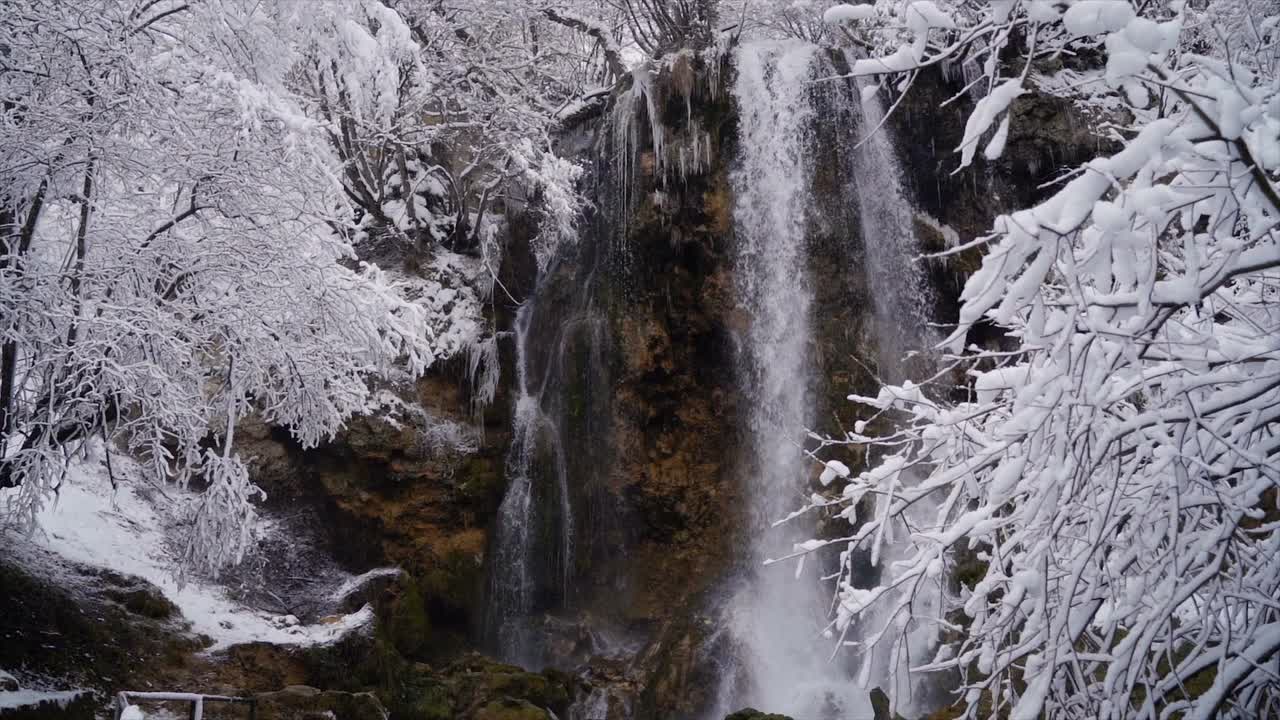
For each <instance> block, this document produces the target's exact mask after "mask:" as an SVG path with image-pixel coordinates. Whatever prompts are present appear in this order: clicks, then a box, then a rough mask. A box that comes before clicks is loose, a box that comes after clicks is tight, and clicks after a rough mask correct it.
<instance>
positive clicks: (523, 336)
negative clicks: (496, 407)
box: [486, 299, 574, 667]
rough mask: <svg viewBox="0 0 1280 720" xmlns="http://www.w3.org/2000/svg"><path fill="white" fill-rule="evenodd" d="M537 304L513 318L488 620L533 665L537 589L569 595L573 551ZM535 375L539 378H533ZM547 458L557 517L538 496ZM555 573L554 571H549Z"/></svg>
mask: <svg viewBox="0 0 1280 720" xmlns="http://www.w3.org/2000/svg"><path fill="white" fill-rule="evenodd" d="M535 309H536V305H535V301H534V300H533V299H531V300H528V301H526V302H525V303H524V304H523V305H521V306H520V309H519V310H518V311H517V312H516V319H515V324H514V335H515V341H516V342H515V344H516V399H515V407H514V411H513V418H512V440H511V449H510V451H509V452H508V454H507V461H506V476H507V492H506V494H505V495H504V496H503V498H502V503H501V505H499V507H498V519H497V525H496V528H495V533H494V542H493V548H492V551H491V557H492V559H491V570H490V577H489V586H490V597H489V603H488V617H487V618H486V631H487V632H488V634H489V644H490V645H491V647H493V648H494V650H495V651H496V652H497V653H498V656H499V657H500V658H501V659H502V660H504V661H507V662H513V663H518V664H521V665H525V666H530V667H532V666H537V665H539V664H541V663H542V657H541V652H540V646H541V642H540V633H539V632H538V629H537V628H536V627H535V625H534V623H533V619H534V618H533V615H534V613H535V611H536V610H537V609H538V594H539V592H540V591H541V590H542V588H543V587H544V586H546V585H548V584H550V585H552V586H553V587H552V591H553V593H554V594H555V595H557V596H558V598H559V599H561V600H563V598H564V597H566V596H567V595H568V585H569V582H570V576H571V572H572V567H573V549H574V548H573V533H574V528H573V523H574V519H573V507H572V503H571V501H570V497H569V485H568V483H569V478H568V474H569V473H568V468H567V467H566V462H565V456H564V448H563V444H562V441H561V437H560V432H559V428H558V427H557V424H556V422H555V419H554V418H553V417H552V416H551V415H549V414H547V413H546V412H544V411H543V407H542V405H543V395H544V393H545V390H546V388H547V385H548V380H549V377H550V372H549V369H550V368H549V366H548V368H546V372H544V373H543V374H542V375H541V376H540V377H537V378H531V377H530V375H531V374H532V373H531V370H532V365H533V354H532V353H531V352H530V348H529V343H530V337H531V335H532V331H531V326H532V324H533V318H534V312H535ZM535 379H536V380H537V383H536V384H533V383H532V381H533V380H535ZM548 456H549V457H548ZM543 458H546V459H547V460H549V463H550V465H551V467H550V468H546V469H549V470H550V473H549V474H550V475H551V476H552V477H551V479H552V480H553V484H554V487H553V488H550V490H551V492H552V493H553V494H554V497H553V498H551V500H552V502H553V503H555V504H556V505H557V506H558V507H557V510H558V517H557V518H553V519H549V518H547V517H545V512H540V509H541V508H540V506H541V505H542V504H543V503H540V502H539V497H538V496H539V488H538V487H537V486H538V481H539V478H540V477H543V476H545V475H546V474H548V473H546V472H543V470H544V468H541V467H539V465H540V464H542V463H541V461H542V459H543ZM549 520H555V521H557V522H549ZM540 524H542V525H543V526H547V525H553V526H554V536H555V537H554V538H552V539H551V541H550V542H547V539H544V538H541V537H539V534H540V533H539V530H540V527H539V525H540ZM544 529H545V528H544ZM548 544H551V545H553V546H554V547H552V548H550V550H551V551H552V552H551V553H550V557H549V558H547V557H541V558H540V557H539V555H540V553H541V552H545V550H546V549H547V548H546V545H548ZM548 560H549V562H548ZM548 568H549V572H548ZM548 574H550V575H553V576H554V577H551V578H548V577H545V576H546V575H548Z"/></svg>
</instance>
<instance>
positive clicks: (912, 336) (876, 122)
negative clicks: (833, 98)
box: [852, 92, 942, 715]
mask: <svg viewBox="0 0 1280 720" xmlns="http://www.w3.org/2000/svg"><path fill="white" fill-rule="evenodd" d="M861 108H862V118H861V122H860V126H861V129H860V130H861V133H862V134H866V133H872V130H873V129H874V128H879V127H880V125H881V121H882V119H883V116H884V106H883V104H882V101H881V99H880V95H879V93H878V92H876V93H871V92H868V93H864V94H863V95H862V102H861ZM891 140H892V136H891V135H890V134H889V132H888V130H887V129H885V128H881V129H879V130H876V131H875V132H874V133H872V134H871V135H870V136H868V137H866V138H865V139H864V140H863V141H862V144H861V146H860V147H859V148H858V149H857V151H855V152H854V153H853V157H852V163H853V173H854V177H855V179H856V181H857V182H859V183H860V184H861V186H860V187H859V190H858V192H857V193H856V195H857V206H858V224H859V229H860V232H861V236H862V245H863V248H864V252H865V262H866V265H865V269H866V277H867V285H868V287H869V288H870V290H871V298H872V312H873V316H874V317H873V319H874V323H873V325H872V327H873V329H874V332H875V343H874V344H875V347H876V361H877V365H878V372H879V375H880V380H881V381H883V382H885V383H894V384H897V383H902V382H904V381H905V380H907V378H908V377H909V375H910V374H911V373H910V372H909V371H908V367H907V366H908V363H907V360H906V358H907V357H908V355H910V354H913V353H923V352H927V351H928V350H929V349H930V347H931V346H932V345H934V344H935V343H936V342H937V338H936V336H935V334H934V333H933V331H932V329H931V328H930V327H929V325H928V317H929V306H930V304H931V303H932V297H931V293H930V289H929V284H928V282H927V280H926V278H925V276H924V273H923V272H922V269H921V267H920V262H919V260H918V258H917V255H918V250H917V247H916V238H915V232H914V227H913V226H914V217H915V213H914V210H913V209H912V207H911V205H910V203H909V202H908V201H907V199H906V196H905V193H904V192H903V187H904V182H903V173H902V169H901V167H900V166H899V164H898V160H897V157H896V154H895V153H894V149H893V145H892V142H891ZM870 183H874V191H872V190H871V189H870V188H869V187H866V186H867V185H869V184H870ZM922 368H924V369H929V370H932V368H933V364H932V363H931V362H929V360H928V358H927V357H926V358H924V359H923V365H922V366H917V368H916V369H922ZM936 509H937V507H936V504H935V503H930V502H929V501H928V498H925V499H924V500H922V501H920V502H918V503H917V504H916V505H915V506H914V507H913V508H912V509H911V511H910V512H909V513H908V516H909V518H910V520H911V523H912V525H913V526H914V528H915V529H916V530H921V529H927V528H930V527H931V526H932V525H933V523H934V520H935V518H934V513H935V512H936ZM897 532H900V533H906V532H907V530H906V529H905V528H897ZM886 550H887V551H886V552H882V553H881V554H880V557H879V565H880V567H882V568H883V567H887V566H891V565H892V564H893V563H895V562H898V561H901V560H905V559H906V558H905V556H904V550H903V549H902V548H900V547H897V546H893V545H890V546H889V547H888V548H887V549H886ZM912 592H914V593H915V597H914V598H913V600H912V612H911V617H910V618H902V617H895V618H893V620H892V621H893V622H894V624H895V625H897V629H898V631H899V632H900V633H902V634H904V635H905V642H904V643H903V644H902V646H900V648H899V649H898V652H896V657H895V651H894V650H892V649H891V648H890V647H886V646H881V647H879V648H877V649H876V651H875V652H872V653H869V654H867V655H864V656H863V661H862V666H861V669H860V671H859V672H858V679H859V683H860V684H863V685H876V686H880V687H882V688H884V689H885V690H886V691H887V692H888V694H889V695H890V697H891V698H892V700H893V703H894V706H895V710H896V711H897V712H900V713H906V714H909V715H910V714H915V713H916V712H918V711H920V710H922V709H925V708H927V707H929V705H930V703H931V702H932V700H931V698H930V695H931V694H932V693H931V690H932V688H931V687H930V686H929V685H928V684H927V683H926V682H925V681H924V679H918V680H913V679H912V677H911V675H910V674H909V673H908V672H907V670H908V667H909V666H910V665H911V664H919V663H921V662H923V661H925V660H927V659H928V658H929V657H931V656H932V651H933V649H935V648H936V645H937V631H938V628H939V627H940V625H939V624H937V623H934V622H932V621H931V618H936V617H938V615H939V612H940V607H941V596H942V588H941V587H940V586H939V587H917V588H915V589H914V590H913V591H912ZM888 621H889V618H887V617H886V616H885V614H884V613H873V614H872V615H871V616H870V617H868V618H865V619H864V620H863V621H862V627H863V628H868V630H864V631H863V632H862V633H855V635H863V634H865V633H867V632H876V631H877V630H878V629H879V628H880V627H882V626H883V625H884V624H885V623H886V622H888ZM854 639H855V640H857V639H859V638H857V637H855V638H854ZM908 658H909V659H908ZM895 664H896V666H897V671H898V672H897V675H896V681H893V682H891V681H890V680H889V672H888V671H889V668H890V667H891V665H895Z"/></svg>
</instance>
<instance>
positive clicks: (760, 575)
mask: <svg viewBox="0 0 1280 720" xmlns="http://www.w3.org/2000/svg"><path fill="white" fill-rule="evenodd" d="M818 57H819V53H818V50H817V48H816V47H814V46H812V45H809V44H805V43H799V42H796V43H762V44H756V43H753V44H748V45H744V46H743V47H742V48H741V49H740V50H739V52H738V57H737V80H736V83H735V85H734V87H733V93H734V97H735V100H736V102H737V106H738V108H739V142H738V148H739V150H738V162H737V166H736V167H735V169H734V170H733V173H732V176H731V182H732V184H733V190H734V194H735V204H734V215H733V219H734V228H735V235H736V238H737V241H736V247H737V257H736V258H735V267H734V275H735V278H736V279H737V291H738V295H739V298H740V301H741V303H742V307H743V308H744V309H745V310H746V312H747V314H748V327H747V329H746V331H745V333H744V334H743V337H742V338H741V346H742V347H741V350H742V373H741V380H740V382H741V385H742V391H743V394H744V397H745V399H746V402H745V405H746V407H747V408H748V415H749V417H748V418H747V422H748V427H747V430H748V442H747V444H748V447H750V448H752V450H751V457H749V458H748V463H747V467H748V471H749V472H750V473H751V477H750V478H749V480H748V481H747V482H746V483H745V487H746V490H747V493H748V496H747V502H748V504H749V511H750V516H751V520H750V522H751V527H750V529H749V535H748V536H749V537H750V538H751V542H752V547H751V548H750V549H749V553H750V561H751V564H752V565H753V566H754V567H752V568H751V569H750V570H748V572H747V574H746V577H744V578H742V579H741V580H740V583H739V585H738V587H737V588H736V592H735V593H734V596H733V599H732V601H731V605H732V607H731V609H730V619H729V624H730V627H729V628H728V630H729V632H730V634H731V636H732V638H733V644H734V646H735V658H734V660H735V663H736V665H737V668H736V672H731V673H727V675H726V678H725V679H724V681H723V682H724V684H723V686H722V687H721V688H720V691H719V699H718V703H717V704H718V705H719V707H717V708H715V710H714V713H716V714H715V715H713V717H723V715H724V714H725V712H728V711H732V710H737V709H739V708H741V707H744V706H748V705H750V706H754V707H758V708H760V709H764V710H767V711H769V712H778V713H783V714H787V715H791V716H793V717H796V718H798V719H799V720H821V719H822V718H847V717H853V716H857V715H860V714H869V704H868V701H867V699H866V692H865V691H864V690H862V689H860V688H858V687H857V686H856V685H855V684H854V683H853V682H852V680H851V678H850V677H849V675H848V674H847V673H846V672H845V670H844V667H843V666H842V665H841V664H840V663H838V662H833V661H830V660H829V653H830V641H828V640H825V639H824V637H823V634H824V633H823V631H824V627H825V625H826V611H827V608H828V605H829V600H830V598H829V596H828V595H827V592H828V591H827V590H825V589H824V587H823V585H822V584H821V583H820V582H819V580H818V578H817V576H816V570H814V569H813V568H812V565H814V564H815V563H810V566H811V567H810V569H809V572H804V566H803V565H801V566H800V567H799V568H797V571H796V572H795V573H792V572H789V571H788V570H789V569H790V565H787V566H772V567H760V566H761V565H762V564H763V563H764V561H765V560H766V559H768V558H776V557H781V556H783V555H787V554H789V553H791V552H792V551H793V550H794V545H795V543H797V542H800V541H802V540H804V539H807V538H810V537H812V536H813V530H814V528H813V527H812V526H809V527H805V526H803V525H793V524H788V525H783V526H779V527H772V523H773V521H775V520H777V519H778V518H782V517H784V516H786V515H787V514H788V513H789V512H791V511H792V510H794V509H795V508H796V507H797V506H798V505H800V504H801V502H802V497H803V496H802V493H803V491H804V489H805V486H806V483H807V475H806V468H807V464H806V462H805V458H804V457H803V453H802V449H801V443H802V442H803V441H804V438H805V435H804V429H805V428H806V427H809V426H811V425H812V422H813V420H814V419H815V418H814V417H813V415H814V414H815V408H814V406H813V405H814V404H813V402H812V399H811V393H810V390H809V385H810V381H811V379H812V377H813V373H814V368H813V367H812V365H811V360H810V348H809V345H810V341H811V330H810V305H811V303H812V300H813V295H814V294H813V287H812V280H811V278H810V277H809V270H808V257H807V252H806V251H807V248H806V244H807V243H806V216H807V214H808V212H809V211H810V207H811V205H812V195H811V190H810V188H809V184H810V178H811V177H812V169H813V154H814V153H815V152H817V151H818V150H819V149H818V148H815V147H813V142H812V141H813V137H812V128H813V124H814V123H815V121H816V120H817V118H816V117H815V116H816V111H815V107H814V104H813V102H812V97H811V94H812V93H811V90H810V88H811V87H812V86H811V85H810V84H809V83H808V82H807V81H809V80H810V79H812V77H813V75H814V68H815V67H816V66H818V63H817V62H816V60H817V58H818Z"/></svg>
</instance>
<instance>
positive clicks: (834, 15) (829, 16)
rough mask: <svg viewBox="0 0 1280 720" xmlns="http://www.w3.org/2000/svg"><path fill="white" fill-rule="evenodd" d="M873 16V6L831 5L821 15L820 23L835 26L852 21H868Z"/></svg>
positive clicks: (874, 9)
mask: <svg viewBox="0 0 1280 720" xmlns="http://www.w3.org/2000/svg"><path fill="white" fill-rule="evenodd" d="M875 16H876V8H875V6H874V5H833V6H832V7H830V8H827V11H826V12H824V13H822V21H823V22H824V23H826V24H828V25H836V24H839V23H844V22H852V21H854V20H870V19H871V18H873V17H875Z"/></svg>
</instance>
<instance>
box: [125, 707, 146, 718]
mask: <svg viewBox="0 0 1280 720" xmlns="http://www.w3.org/2000/svg"><path fill="white" fill-rule="evenodd" d="M146 717H147V716H146V713H144V712H142V708H140V707H138V706H137V705H130V706H129V707H127V708H125V709H124V712H122V713H120V720H144V719H145V718H146Z"/></svg>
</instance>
